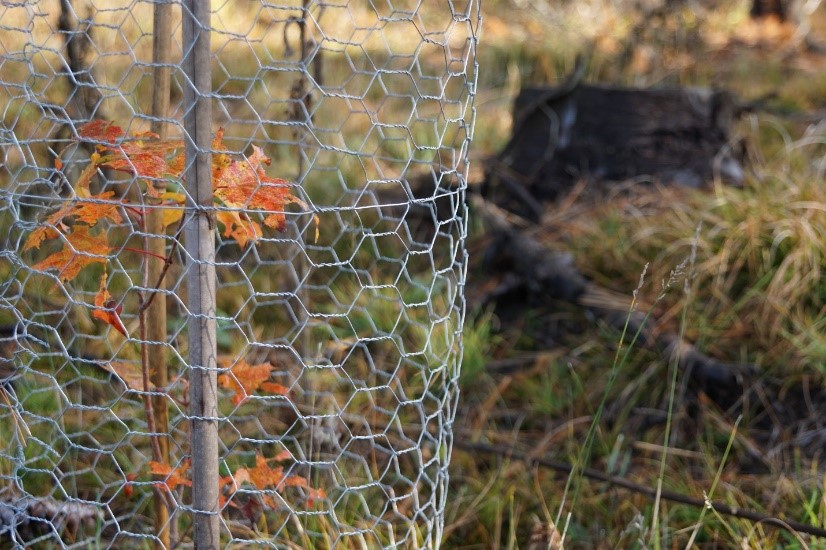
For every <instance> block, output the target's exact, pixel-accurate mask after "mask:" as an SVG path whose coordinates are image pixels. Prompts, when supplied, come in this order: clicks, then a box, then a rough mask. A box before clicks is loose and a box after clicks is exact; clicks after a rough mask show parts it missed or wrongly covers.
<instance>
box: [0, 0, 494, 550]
mask: <svg viewBox="0 0 826 550" xmlns="http://www.w3.org/2000/svg"><path fill="white" fill-rule="evenodd" d="M479 17H480V15H479V6H478V4H477V1H476V0H464V1H449V0H427V1H408V0H381V1H370V2H367V1H365V2H347V1H345V0H340V1H334V2H321V1H317V0H303V1H302V0H293V1H289V0H284V1H282V2H278V3H272V2H258V1H252V0H250V1H242V0H237V1H231V0H227V1H225V2H218V1H213V2H212V3H211V5H210V2H207V1H204V0H178V1H174V2H160V1H152V2H150V1H139V0H132V1H127V0H121V1H106V2H103V1H98V0H42V1H35V0H31V1H19V2H18V1H2V2H0V53H1V55H2V56H1V57H0V110H2V113H3V124H2V128H0V147H2V154H1V155H0V162H1V163H2V164H0V243H2V246H0V331H2V334H0V344H2V346H0V348H2V349H0V371H2V374H0V376H2V378H0V382H2V387H0V438H2V443H0V480H2V481H0V539H2V545H4V546H6V545H11V546H17V547H22V546H26V547H28V546H34V547H44V548H47V547H83V548H85V547H89V546H95V547H97V546H105V547H119V548H120V547H138V548H140V547H153V546H154V547H167V548H171V547H187V546H189V547H192V546H195V547H199V548H201V547H203V548H206V547H229V546H235V545H243V544H248V543H251V542H254V543H258V544H260V545H263V546H273V547H284V548H314V547H340V548H348V547H358V548H373V547H436V546H438V544H439V540H440V536H441V532H442V525H443V513H444V507H445V499H446V489H447V481H448V474H447V467H448V462H449V460H450V454H451V442H452V436H451V424H452V422H453V418H454V413H455V405H456V400H457V397H458V396H457V387H456V384H457V377H458V369H459V365H460V361H461V329H462V323H463V316H464V299H463V294H462V291H463V284H464V276H465V266H466V261H465V251H464V248H463V240H464V237H465V234H466V220H465V207H464V193H465V188H466V175H467V170H468V165H467V148H468V144H469V141H470V139H471V134H472V122H473V96H474V80H475V74H476V67H475V60H474V54H475V47H476V38H477V31H478V23H479ZM156 31H157V32H156Z"/></svg>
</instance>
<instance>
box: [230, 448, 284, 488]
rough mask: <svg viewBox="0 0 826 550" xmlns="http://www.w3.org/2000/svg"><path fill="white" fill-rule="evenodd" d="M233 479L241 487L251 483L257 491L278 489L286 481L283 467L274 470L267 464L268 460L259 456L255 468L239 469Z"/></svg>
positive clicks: (256, 457)
mask: <svg viewBox="0 0 826 550" xmlns="http://www.w3.org/2000/svg"><path fill="white" fill-rule="evenodd" d="M233 477H234V478H235V483H237V484H238V485H239V486H240V485H241V484H242V483H249V484H251V485H253V486H254V487H255V488H256V489H259V490H263V489H266V488H267V487H277V486H278V485H279V484H280V483H281V481H282V480H283V479H284V468H282V467H281V466H276V467H275V468H272V467H271V466H270V465H269V464H268V463H267V459H265V458H264V457H263V456H261V455H260V454H257V455H255V466H254V467H253V468H238V470H236V471H235V474H234V475H233Z"/></svg>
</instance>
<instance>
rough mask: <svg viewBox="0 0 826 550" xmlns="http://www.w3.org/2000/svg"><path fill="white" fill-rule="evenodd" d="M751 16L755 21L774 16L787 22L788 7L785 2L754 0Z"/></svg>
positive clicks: (780, 0) (779, 0)
mask: <svg viewBox="0 0 826 550" xmlns="http://www.w3.org/2000/svg"><path fill="white" fill-rule="evenodd" d="M749 14H750V15H751V17H753V18H755V19H757V18H760V17H769V16H774V17H777V18H778V19H780V20H781V21H785V20H786V5H785V3H784V2H783V0H752V3H751V10H750V12H749Z"/></svg>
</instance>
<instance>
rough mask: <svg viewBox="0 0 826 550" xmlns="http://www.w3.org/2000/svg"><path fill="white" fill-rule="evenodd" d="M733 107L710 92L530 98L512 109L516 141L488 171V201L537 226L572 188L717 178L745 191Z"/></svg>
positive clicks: (608, 91)
mask: <svg viewBox="0 0 826 550" xmlns="http://www.w3.org/2000/svg"><path fill="white" fill-rule="evenodd" d="M736 116H737V107H736V104H735V101H734V99H733V97H732V96H731V95H730V94H729V93H727V92H724V91H714V90H708V89H662V90H646V89H633V88H628V89H619V88H611V87H605V86H591V85H576V84H571V85H563V86H561V87H560V88H526V89H523V90H522V91H521V92H520V94H519V96H518V97H517V99H516V104H515V106H514V130H513V135H512V137H511V141H510V142H509V143H508V145H507V146H506V147H505V149H504V150H503V151H502V153H500V154H499V155H498V157H497V158H496V159H495V161H494V162H493V164H492V166H491V167H490V169H489V171H488V178H487V182H486V186H485V188H484V190H483V191H484V192H486V193H488V194H489V195H490V198H491V199H492V200H493V201H494V202H495V203H497V204H499V205H500V206H503V207H505V208H507V209H509V210H512V211H515V212H517V213H519V214H520V215H523V216H528V217H531V218H534V219H536V218H538V215H539V214H540V213H541V210H542V207H541V205H542V203H544V202H546V201H552V200H554V199H555V198H556V197H557V196H558V195H559V194H560V193H562V192H564V191H567V190H568V189H570V188H571V187H572V186H573V185H574V183H575V182H576V181H577V180H579V179H581V178H586V179H588V180H593V181H623V180H628V179H631V178H639V177H641V176H643V177H645V178H646V179H649V180H651V181H657V182H661V183H665V184H670V183H676V184H679V185H684V186H689V187H700V186H702V185H704V184H706V183H707V182H710V181H712V179H713V177H714V176H715V175H719V176H721V177H722V178H723V179H724V180H726V181H728V182H729V183H734V184H740V183H741V182H742V179H743V169H742V166H741V164H740V161H739V159H738V156H739V155H735V154H733V153H732V149H731V147H730V133H731V127H732V124H733V122H734V120H735V118H736Z"/></svg>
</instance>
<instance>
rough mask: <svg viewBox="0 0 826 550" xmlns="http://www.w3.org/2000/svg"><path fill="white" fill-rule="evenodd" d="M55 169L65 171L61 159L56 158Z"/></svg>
mask: <svg viewBox="0 0 826 550" xmlns="http://www.w3.org/2000/svg"><path fill="white" fill-rule="evenodd" d="M54 168H55V170H63V161H62V160H61V159H60V157H55V159H54Z"/></svg>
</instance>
